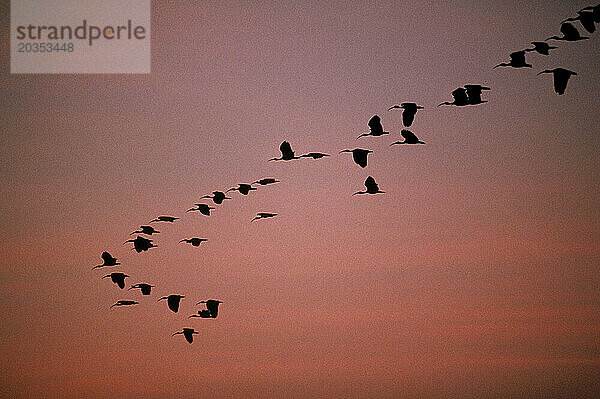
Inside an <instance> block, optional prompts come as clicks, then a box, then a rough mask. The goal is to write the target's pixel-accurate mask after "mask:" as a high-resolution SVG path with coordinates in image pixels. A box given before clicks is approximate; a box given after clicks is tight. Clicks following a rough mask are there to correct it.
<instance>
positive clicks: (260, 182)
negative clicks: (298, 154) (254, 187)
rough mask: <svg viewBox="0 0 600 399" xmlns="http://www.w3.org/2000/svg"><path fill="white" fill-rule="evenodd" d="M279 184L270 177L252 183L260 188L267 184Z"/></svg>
mask: <svg viewBox="0 0 600 399" xmlns="http://www.w3.org/2000/svg"><path fill="white" fill-rule="evenodd" d="M273 183H279V180H277V179H274V178H272V177H265V178H264V179H260V180H257V181H253V182H252V184H260V185H261V186H266V185H267V184H273Z"/></svg>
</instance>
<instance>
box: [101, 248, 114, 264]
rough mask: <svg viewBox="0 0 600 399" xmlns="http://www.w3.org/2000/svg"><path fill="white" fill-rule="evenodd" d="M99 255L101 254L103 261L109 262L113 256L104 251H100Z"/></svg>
mask: <svg viewBox="0 0 600 399" xmlns="http://www.w3.org/2000/svg"><path fill="white" fill-rule="evenodd" d="M101 256H102V260H103V261H104V263H110V262H111V261H112V260H113V257H112V256H111V254H109V253H108V252H106V251H104V252H102V255H101Z"/></svg>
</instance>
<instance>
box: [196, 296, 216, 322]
mask: <svg viewBox="0 0 600 399" xmlns="http://www.w3.org/2000/svg"><path fill="white" fill-rule="evenodd" d="M201 303H205V304H206V309H207V310H208V311H209V312H210V317H212V318H213V319H214V318H216V317H217V314H218V313H219V304H220V303H223V302H221V301H218V300H216V299H208V300H206V301H200V302H198V303H196V305H200V304H201Z"/></svg>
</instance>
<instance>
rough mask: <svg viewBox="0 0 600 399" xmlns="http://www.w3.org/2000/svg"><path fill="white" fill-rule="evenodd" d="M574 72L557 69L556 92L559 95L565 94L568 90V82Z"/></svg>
mask: <svg viewBox="0 0 600 399" xmlns="http://www.w3.org/2000/svg"><path fill="white" fill-rule="evenodd" d="M571 74H572V72H571V71H569V70H568V69H559V68H557V69H556V70H555V71H554V90H555V91H556V92H557V93H558V94H561V95H562V94H564V93H565V90H566V88H567V82H568V81H569V78H570V77H571Z"/></svg>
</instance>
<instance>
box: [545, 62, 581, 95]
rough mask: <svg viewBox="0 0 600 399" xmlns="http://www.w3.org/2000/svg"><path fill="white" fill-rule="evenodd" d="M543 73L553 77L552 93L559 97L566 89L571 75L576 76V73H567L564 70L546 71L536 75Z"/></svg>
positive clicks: (567, 71)
mask: <svg viewBox="0 0 600 399" xmlns="http://www.w3.org/2000/svg"><path fill="white" fill-rule="evenodd" d="M543 73H551V74H553V75H554V91H555V92H557V93H558V94H559V95H562V94H564V92H565V89H566V88H567V82H568V81H569V78H570V77H571V75H577V72H573V71H569V70H568V69H564V68H554V69H546V70H544V71H541V72H540V73H538V75H541V74H543Z"/></svg>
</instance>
